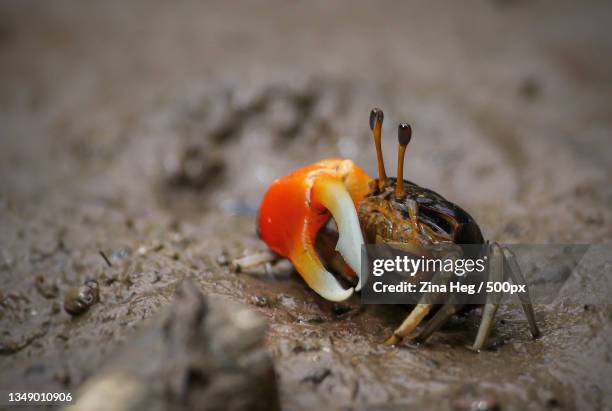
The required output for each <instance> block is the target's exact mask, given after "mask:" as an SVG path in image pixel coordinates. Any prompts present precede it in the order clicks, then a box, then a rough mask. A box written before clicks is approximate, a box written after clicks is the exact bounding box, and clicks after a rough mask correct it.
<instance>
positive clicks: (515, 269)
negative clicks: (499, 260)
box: [502, 247, 540, 338]
mask: <svg viewBox="0 0 612 411" xmlns="http://www.w3.org/2000/svg"><path fill="white" fill-rule="evenodd" d="M502 251H503V253H504V264H505V267H506V269H507V270H508V274H509V275H510V278H511V279H512V282H513V283H514V284H527V282H526V281H525V277H523V273H522V272H521V268H520V267H519V265H518V263H517V262H516V256H515V255H514V253H513V252H512V251H511V250H509V249H508V248H506V247H502ZM519 299H520V300H521V305H522V307H523V311H524V312H525V316H526V317H527V322H528V323H529V330H530V331H531V335H532V336H533V338H538V337H539V336H540V330H539V329H538V325H537V324H536V320H535V313H534V312H533V305H532V304H531V298H530V297H529V290H527V293H526V294H523V293H519Z"/></svg>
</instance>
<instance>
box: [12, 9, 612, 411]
mask: <svg viewBox="0 0 612 411" xmlns="http://www.w3.org/2000/svg"><path fill="white" fill-rule="evenodd" d="M327 3H332V4H327ZM0 10H1V12H0V59H1V61H2V64H0V387H2V388H3V389H25V388H29V389H30V390H35V389H45V390H53V389H64V390H70V391H73V392H76V390H77V389H78V387H79V386H80V385H81V384H82V382H83V381H85V380H86V379H87V378H88V377H89V376H91V375H92V374H95V372H96V370H97V369H98V368H99V367H100V365H101V364H102V363H103V362H104V358H105V356H106V355H108V353H110V352H112V351H113V350H114V349H115V348H116V347H117V346H118V345H121V344H123V343H124V342H125V341H126V339H129V338H130V335H131V333H132V332H133V330H134V329H136V328H139V326H140V325H141V324H142V323H143V322H144V320H146V319H148V318H151V317H154V316H155V314H156V313H157V312H159V311H160V310H162V309H163V307H165V306H167V304H168V303H169V301H171V299H172V295H173V293H174V289H175V286H176V284H177V282H178V281H179V280H180V279H183V278H186V277H191V278H193V279H195V281H196V282H197V284H199V285H200V287H201V289H202V290H203V291H205V292H207V293H210V294H216V295H221V296H224V297H226V298H228V299H230V300H234V301H238V302H241V303H243V304H246V305H248V306H250V307H252V309H253V310H256V311H257V312H258V313H259V314H260V315H261V316H263V317H264V318H265V319H267V320H268V322H269V331H268V334H267V345H268V347H269V350H270V352H271V353H272V356H273V359H274V362H275V367H276V371H277V374H278V376H279V384H280V393H281V394H280V395H281V404H282V407H283V408H284V409H286V410H310V409H405V407H406V406H407V405H413V406H415V407H416V408H418V409H449V408H462V407H463V408H466V407H467V408H469V407H470V406H472V405H473V403H474V401H479V400H483V401H485V402H488V404H489V405H495V404H497V405H498V406H499V407H501V408H502V409H576V408H579V409H610V408H612V362H611V361H612V360H611V358H610V355H611V353H612V324H611V320H612V308H611V307H610V306H609V305H605V304H595V305H583V304H568V303H567V302H566V301H565V300H564V299H563V298H559V299H557V300H556V301H555V302H554V303H553V304H550V305H545V306H539V307H537V318H538V321H539V324H540V326H541V330H542V337H541V338H540V339H538V340H536V341H532V340H531V338H530V336H529V333H528V329H527V327H526V324H525V322H524V320H523V317H522V314H521V312H520V310H519V309H518V308H513V307H505V308H504V309H503V310H502V312H501V313H500V314H499V318H498V321H497V330H496V335H495V338H496V341H497V343H496V345H495V346H494V347H493V349H492V350H489V351H486V352H481V353H479V354H475V353H473V352H471V351H470V350H468V349H467V348H466V347H467V346H468V345H469V343H470V342H471V340H472V339H473V337H474V335H475V331H476V327H477V324H478V312H473V313H472V314H470V315H468V316H467V317H466V318H459V319H457V320H456V321H455V322H453V324H451V325H450V326H448V327H447V328H446V329H445V330H443V331H442V332H440V333H437V334H436V335H435V336H434V337H433V338H432V339H431V340H430V342H429V343H428V344H426V345H424V346H419V347H417V346H412V345H404V346H402V347H399V348H389V347H384V346H381V345H380V342H381V340H382V339H383V338H384V337H385V336H386V335H388V334H389V333H390V332H391V331H392V330H393V327H394V325H396V324H397V323H398V322H399V321H400V320H401V318H402V317H403V316H404V315H405V314H406V311H405V310H404V309H402V308H401V307H372V306H367V307H360V306H359V298H358V297H354V298H353V299H352V300H350V301H348V302H347V303H343V304H341V305H335V304H331V303H328V302H325V301H323V300H322V299H321V298H319V297H318V296H317V295H316V294H314V293H313V292H312V291H310V290H309V289H308V288H307V287H306V286H305V285H304V283H303V282H302V280H301V279H300V278H299V277H298V276H297V275H296V274H295V273H292V272H291V270H290V269H288V267H286V266H285V267H283V266H282V265H281V266H279V267H277V268H275V270H274V272H273V273H272V274H273V275H267V274H265V273H263V272H254V273H242V274H235V273H232V272H230V270H229V267H228V266H227V264H226V263H227V261H228V260H231V259H232V258H236V257H240V256H242V255H245V254H248V253H252V252H254V251H258V250H263V249H264V245H263V244H262V243H261V242H259V240H258V239H257V237H256V234H255V222H254V218H255V213H256V210H257V206H258V202H259V200H260V198H261V196H262V194H263V192H264V190H265V188H266V186H267V185H268V184H269V183H270V182H271V181H272V180H273V179H274V178H276V177H278V176H280V175H282V174H284V173H286V172H288V171H290V170H292V169H294V168H296V167H298V166H301V165H305V164H308V163H309V162H312V161H314V160H317V159H320V158H324V157H330V156H342V157H348V158H352V159H354V160H355V161H356V162H357V163H358V164H360V165H362V166H363V167H364V168H366V169H367V170H368V171H370V172H374V171H375V156H374V152H373V148H372V145H371V137H370V136H369V134H368V131H369V130H368V127H367V116H368V113H369V110H370V108H371V107H372V106H374V105H378V106H380V107H382V108H383V109H385V114H386V117H385V118H386V123H385V127H384V132H385V135H386V136H385V143H384V144H385V153H386V155H387V158H388V159H389V160H388V167H389V168H392V169H394V168H395V161H394V159H395V153H394V152H395V141H396V140H395V137H394V131H393V130H394V124H397V122H398V121H400V120H407V121H410V122H411V123H412V125H413V129H414V131H415V133H414V137H413V141H412V143H411V146H410V148H409V150H408V158H407V165H406V167H407V175H408V177H409V178H410V179H411V180H413V181H416V182H418V183H420V184H422V185H425V186H428V187H430V188H432V189H435V190H436V191H438V192H440V193H443V194H444V195H445V196H446V197H447V198H449V199H450V200H453V201H455V202H457V203H459V204H461V205H462V206H464V208H466V209H467V210H469V212H470V213H471V214H472V215H474V216H475V217H476V219H477V220H478V221H479V223H480V225H481V227H482V229H483V231H484V234H485V236H486V237H487V238H489V239H495V240H498V241H502V242H509V243H512V242H514V243H516V242H521V243H548V242H558V243H598V244H603V243H610V242H611V240H612V230H611V228H612V210H611V208H610V204H611V201H612V184H611V177H612V168H611V164H612V146H611V144H610V138H611V135H610V134H611V132H612V111H611V108H610V107H612V81H611V78H610V73H612V32H611V31H612V30H611V29H610V19H611V17H612V7H610V5H609V4H606V2H572V1H567V2H554V4H553V3H550V2H537V1H527V0H522V1H518V0H514V1H510V0H505V1H502V0H498V1H479V2H469V3H468V4H465V3H463V2H453V1H448V2H444V3H435V4H433V3H431V2H427V3H426V2H415V3H408V2H401V3H400V2H398V3H395V2H382V3H381V2H377V4H374V3H366V2H360V1H350V2H349V1H346V2H324V1H314V2H312V1H311V2H303V3H299V4H292V5H290V4H289V3H288V2H282V1H270V2H263V4H261V5H257V6H256V5H254V4H252V3H248V4H247V5H237V4H234V5H230V4H222V3H220V2H219V3H212V2H211V4H206V3H204V2H199V3H187V2H185V3H183V2H181V3H175V2H161V1H159V2H151V1H148V2H144V1H143V2H137V1H135V2H130V3H129V4H128V3H126V2H89V3H88V4H85V3H83V2H78V1H55V2H36V1H23V0H18V1H17V0H15V1H4V2H2V4H1V5H0ZM390 174H392V175H394V173H390ZM100 251H102V252H103V253H105V255H106V256H108V259H109V263H110V264H111V266H109V265H108V264H107V263H106V262H105V261H104V259H103V258H102V257H101V255H100V253H99V252H100ZM611 271H612V265H610V264H607V265H602V266H600V267H595V268H594V269H593V270H591V271H586V272H582V273H581V277H580V279H579V281H576V282H574V283H572V284H574V285H569V286H570V287H576V288H575V289H576V292H579V291H580V286H581V285H580V284H584V283H585V282H586V283H588V282H592V281H597V282H599V283H601V284H603V285H602V286H601V287H603V288H602V289H603V290H604V291H605V292H606V291H607V292H612V281H611V280H607V278H612V277H610V275H611V274H612V272H611ZM606 276H607V277H606ZM87 278H95V279H97V280H98V281H99V283H100V298H101V301H100V303H98V304H96V305H94V306H93V307H92V308H91V309H90V310H89V311H88V312H87V313H85V314H84V315H82V316H80V317H78V318H74V319H73V318H71V317H70V316H69V315H68V314H67V313H66V312H64V311H63V309H62V301H63V298H64V295H65V294H66V293H67V291H68V290H69V289H70V288H71V287H72V286H75V285H79V284H81V283H82V282H83V281H84V280H85V279H87ZM385 404H386V405H385ZM391 404H395V405H391Z"/></svg>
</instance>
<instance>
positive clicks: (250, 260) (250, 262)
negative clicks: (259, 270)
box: [231, 250, 281, 272]
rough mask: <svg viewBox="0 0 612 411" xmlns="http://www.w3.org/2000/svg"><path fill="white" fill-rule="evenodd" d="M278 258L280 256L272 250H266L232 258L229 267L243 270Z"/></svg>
mask: <svg viewBox="0 0 612 411" xmlns="http://www.w3.org/2000/svg"><path fill="white" fill-rule="evenodd" d="M280 259H281V257H280V256H279V255H278V254H274V253H273V252H271V251H267V250H266V251H262V252H259V253H256V254H251V255H247V256H244V257H241V258H237V259H235V260H233V261H232V264H231V268H232V270H233V271H235V272H240V271H243V270H248V269H249V268H252V267H257V266H260V265H264V264H269V263H274V262H276V261H278V260H280Z"/></svg>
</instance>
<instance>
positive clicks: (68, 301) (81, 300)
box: [64, 280, 100, 315]
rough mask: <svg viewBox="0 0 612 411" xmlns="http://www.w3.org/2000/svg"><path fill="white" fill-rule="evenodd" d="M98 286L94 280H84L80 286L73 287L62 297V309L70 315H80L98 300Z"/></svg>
mask: <svg viewBox="0 0 612 411" xmlns="http://www.w3.org/2000/svg"><path fill="white" fill-rule="evenodd" d="M99 298H100V287H99V285H98V282H97V281H96V280H86V281H85V283H83V285H82V286H80V287H73V288H71V289H70V290H69V291H68V292H67V293H66V297H65V298H64V310H66V312H67V313H68V314H70V315H80V314H83V313H84V312H85V311H87V310H88V309H89V307H91V306H92V305H94V304H95V303H97V302H98V300H99Z"/></svg>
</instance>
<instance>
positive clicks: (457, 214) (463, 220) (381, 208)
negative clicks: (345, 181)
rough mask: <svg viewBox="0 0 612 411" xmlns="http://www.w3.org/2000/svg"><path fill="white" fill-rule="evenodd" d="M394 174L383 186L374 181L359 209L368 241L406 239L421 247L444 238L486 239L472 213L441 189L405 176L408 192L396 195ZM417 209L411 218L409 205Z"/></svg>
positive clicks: (459, 241)
mask: <svg viewBox="0 0 612 411" xmlns="http://www.w3.org/2000/svg"><path fill="white" fill-rule="evenodd" d="M395 184H396V179H395V178H388V179H387V185H386V187H385V188H384V189H382V190H380V189H378V181H377V180H376V181H375V182H374V183H373V184H372V191H371V193H370V194H368V195H367V196H366V197H365V198H364V199H363V201H362V202H361V205H360V207H359V210H358V215H359V222H360V224H361V227H362V230H363V233H364V238H365V241H366V243H368V244H380V243H403V244H413V245H415V246H418V248H422V247H423V246H427V245H434V244H439V243H443V242H452V243H455V244H482V243H484V239H483V236H482V233H481V231H480V228H479V227H478V224H477V223H476V221H474V219H473V218H472V216H470V215H469V214H468V213H467V212H466V211H465V210H463V209H462V208H461V207H459V206H458V205H456V204H454V203H452V202H450V201H448V200H446V199H445V198H444V197H442V196H441V195H439V194H438V193H436V192H434V191H432V190H429V189H427V188H423V187H421V186H419V185H417V184H414V183H412V182H410V181H407V180H404V189H405V192H406V196H405V197H404V198H402V199H396V198H395ZM411 208H412V209H416V210H417V216H418V217H417V219H416V224H415V221H413V220H412V219H411V215H410V214H411V213H410V209H411Z"/></svg>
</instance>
